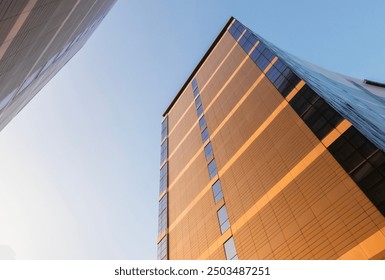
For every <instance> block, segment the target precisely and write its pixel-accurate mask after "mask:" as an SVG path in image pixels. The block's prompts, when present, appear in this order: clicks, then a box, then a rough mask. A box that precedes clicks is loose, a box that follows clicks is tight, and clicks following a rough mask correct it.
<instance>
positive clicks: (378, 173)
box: [328, 126, 385, 216]
mask: <svg viewBox="0 0 385 280" xmlns="http://www.w3.org/2000/svg"><path fill="white" fill-rule="evenodd" d="M328 150H329V152H330V153H331V154H332V155H333V157H334V158H335V159H336V160H337V161H338V163H339V164H340V165H341V166H342V167H343V169H344V170H345V171H346V172H347V173H349V174H350V176H351V178H352V179H353V180H354V181H355V182H356V184H357V185H358V186H359V187H360V189H361V190H362V191H363V192H364V193H365V195H366V196H367V197H368V198H369V200H370V201H371V202H372V203H373V204H374V205H375V206H376V207H377V209H378V210H379V211H380V212H381V213H382V214H383V215H384V216H385V188H384V186H385V153H384V152H383V151H381V150H379V149H378V148H377V147H375V146H374V145H373V144H372V143H371V142H370V141H369V140H368V139H367V138H366V137H365V136H363V135H362V134H361V133H360V132H359V131H358V130H357V129H356V128H355V127H353V126H351V127H350V128H349V129H348V130H347V131H345V132H344V133H343V134H342V135H341V136H340V137H339V138H337V139H336V140H335V141H334V142H333V143H332V144H331V145H330V146H329V147H328Z"/></svg>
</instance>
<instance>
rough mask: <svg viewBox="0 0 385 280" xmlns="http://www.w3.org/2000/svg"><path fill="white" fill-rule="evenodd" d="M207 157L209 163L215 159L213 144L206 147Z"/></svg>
mask: <svg viewBox="0 0 385 280" xmlns="http://www.w3.org/2000/svg"><path fill="white" fill-rule="evenodd" d="M205 156H206V160H207V161H209V160H212V158H213V148H212V147H211V142H210V143H208V144H207V145H206V146H205Z"/></svg>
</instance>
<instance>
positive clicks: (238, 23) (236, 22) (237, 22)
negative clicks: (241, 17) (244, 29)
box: [232, 20, 241, 29]
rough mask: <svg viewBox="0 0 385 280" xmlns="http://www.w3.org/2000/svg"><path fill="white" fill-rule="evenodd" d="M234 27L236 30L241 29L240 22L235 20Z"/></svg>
mask: <svg viewBox="0 0 385 280" xmlns="http://www.w3.org/2000/svg"><path fill="white" fill-rule="evenodd" d="M232 26H234V27H235V28H237V29H238V28H240V27H241V23H240V22H239V21H237V20H235V21H234V23H233V25H232Z"/></svg>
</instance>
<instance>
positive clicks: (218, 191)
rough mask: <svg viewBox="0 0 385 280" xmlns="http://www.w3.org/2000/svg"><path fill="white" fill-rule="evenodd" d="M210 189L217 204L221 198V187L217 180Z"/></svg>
mask: <svg viewBox="0 0 385 280" xmlns="http://www.w3.org/2000/svg"><path fill="white" fill-rule="evenodd" d="M211 189H212V191H213V195H214V200H215V203H218V202H219V201H220V200H221V199H222V198H223V193H222V186H221V183H220V182H219V180H217V181H216V182H215V183H214V185H212V186H211Z"/></svg>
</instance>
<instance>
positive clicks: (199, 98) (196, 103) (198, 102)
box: [195, 96, 202, 108]
mask: <svg viewBox="0 0 385 280" xmlns="http://www.w3.org/2000/svg"><path fill="white" fill-rule="evenodd" d="M201 105H202V100H201V97H200V96H198V97H197V98H196V99H195V107H196V108H198V107H199V106H201Z"/></svg>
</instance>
